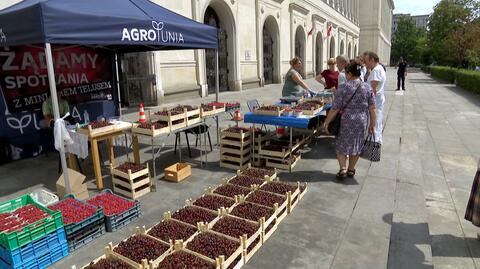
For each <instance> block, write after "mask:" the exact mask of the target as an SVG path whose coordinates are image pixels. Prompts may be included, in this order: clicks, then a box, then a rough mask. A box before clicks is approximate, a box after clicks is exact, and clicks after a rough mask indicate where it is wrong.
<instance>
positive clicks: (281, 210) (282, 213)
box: [245, 187, 291, 223]
mask: <svg viewBox="0 0 480 269" xmlns="http://www.w3.org/2000/svg"><path fill="white" fill-rule="evenodd" d="M258 189H259V187H258ZM258 189H257V190H256V191H257V192H264V191H261V190H258ZM253 193H254V192H251V193H250V194H249V195H248V196H246V197H245V201H247V202H249V203H253V202H250V201H248V197H249V196H250V195H252V194H253ZM268 193H269V194H273V195H275V196H279V197H282V198H284V199H285V200H284V201H283V202H282V204H276V203H275V204H274V206H273V207H271V208H274V209H275V212H277V218H276V221H277V223H280V222H281V221H282V220H283V219H284V218H285V217H286V215H287V214H288V206H289V203H290V202H291V198H290V197H289V194H288V193H287V195H280V194H276V193H271V192H268ZM253 204H256V203H253ZM257 205H258V204H257ZM262 206H264V207H268V206H265V205H262Z"/></svg>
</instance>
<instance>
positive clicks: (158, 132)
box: [132, 123, 170, 137]
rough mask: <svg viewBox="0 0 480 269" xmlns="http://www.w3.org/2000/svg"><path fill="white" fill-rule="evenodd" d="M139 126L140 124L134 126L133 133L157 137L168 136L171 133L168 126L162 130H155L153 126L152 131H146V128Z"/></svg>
mask: <svg viewBox="0 0 480 269" xmlns="http://www.w3.org/2000/svg"><path fill="white" fill-rule="evenodd" d="M139 125H140V124H138V123H134V124H133V129H132V132H133V133H136V134H143V135H148V136H153V137H155V136H159V135H161V134H167V133H169V132H170V126H167V127H164V128H161V129H155V128H154V126H152V128H151V129H146V128H140V127H139Z"/></svg>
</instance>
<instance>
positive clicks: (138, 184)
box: [110, 163, 152, 200]
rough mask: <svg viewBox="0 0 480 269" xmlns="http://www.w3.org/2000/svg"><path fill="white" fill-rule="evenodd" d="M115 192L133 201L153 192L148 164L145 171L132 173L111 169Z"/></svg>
mask: <svg viewBox="0 0 480 269" xmlns="http://www.w3.org/2000/svg"><path fill="white" fill-rule="evenodd" d="M110 172H111V174H112V184H113V191H114V192H115V193H118V194H121V195H123V196H126V197H129V198H131V199H133V200H135V199H137V198H138V197H141V196H142V195H145V194H147V193H149V192H150V191H151V185H152V180H151V178H150V172H149V169H148V163H147V166H146V168H145V169H142V170H140V171H138V172H135V173H132V171H131V170H128V173H124V172H122V171H120V170H117V169H116V168H111V169H110Z"/></svg>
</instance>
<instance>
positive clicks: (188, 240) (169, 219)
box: [141, 212, 198, 244]
mask: <svg viewBox="0 0 480 269" xmlns="http://www.w3.org/2000/svg"><path fill="white" fill-rule="evenodd" d="M165 221H174V222H178V223H180V224H182V225H185V226H189V227H192V228H195V229H196V228H197V227H195V226H193V225H191V224H188V223H185V222H181V221H179V220H176V219H173V218H172V216H171V214H167V212H166V213H164V214H163V219H162V221H160V222H157V223H155V225H153V226H152V227H150V228H149V229H148V230H145V226H143V227H142V228H141V229H142V230H141V231H142V232H143V231H144V230H145V233H146V234H149V232H150V231H151V230H152V229H153V228H154V227H155V226H157V225H158V224H160V223H162V222H165ZM197 235H198V231H197V232H195V233H194V234H193V235H192V236H190V238H188V239H187V240H185V242H190V241H192V240H193V238H195V236H197ZM153 237H154V236H153ZM155 238H156V237H155ZM157 240H160V241H162V242H164V243H166V244H172V242H171V241H170V242H165V241H163V240H162V239H159V238H157Z"/></svg>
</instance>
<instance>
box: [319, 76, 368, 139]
mask: <svg viewBox="0 0 480 269" xmlns="http://www.w3.org/2000/svg"><path fill="white" fill-rule="evenodd" d="M360 86H361V84H360ZM360 86H359V87H358V88H360ZM358 88H357V89H356V90H355V93H353V95H352V97H350V99H349V100H348V102H347V103H345V105H344V106H343V107H342V108H341V109H340V110H339V111H338V112H337V114H336V115H335V118H334V119H333V120H332V121H331V122H330V124H328V126H327V130H328V132H329V133H330V134H332V135H335V136H336V135H338V134H339V133H340V126H341V125H342V114H343V110H344V109H345V108H346V107H347V105H348V104H350V101H352V99H353V97H354V96H355V94H357V91H358Z"/></svg>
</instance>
